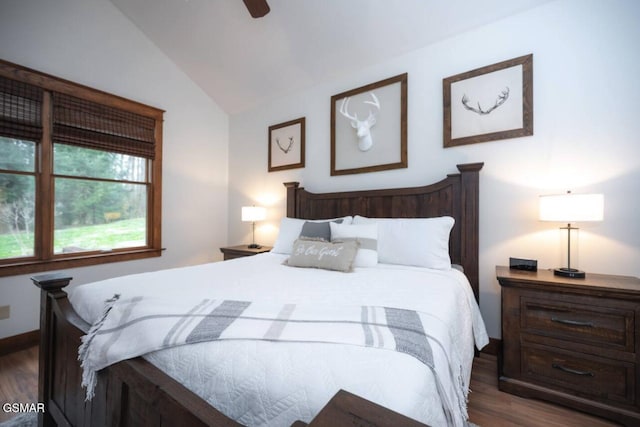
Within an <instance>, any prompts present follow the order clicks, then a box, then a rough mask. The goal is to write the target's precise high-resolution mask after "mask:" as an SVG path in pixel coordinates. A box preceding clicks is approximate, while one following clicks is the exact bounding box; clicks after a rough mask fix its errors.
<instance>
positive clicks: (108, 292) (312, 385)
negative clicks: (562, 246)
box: [69, 253, 488, 426]
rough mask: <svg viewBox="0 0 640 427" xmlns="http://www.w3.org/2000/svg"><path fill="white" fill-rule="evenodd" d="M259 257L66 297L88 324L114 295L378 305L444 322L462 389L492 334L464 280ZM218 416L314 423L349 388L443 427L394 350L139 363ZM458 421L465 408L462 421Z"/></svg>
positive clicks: (215, 354)
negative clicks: (311, 265)
mask: <svg viewBox="0 0 640 427" xmlns="http://www.w3.org/2000/svg"><path fill="white" fill-rule="evenodd" d="M285 258H286V256H283V255H277V254H271V253H268V254H262V255H257V256H254V257H249V258H240V259H236V260H232V261H226V262H222V263H213V264H205V265H200V266H194V267H185V268H179V269H172V270H165V271H161V272H154V273H144V274H138V275H132V276H126V277H121V278H116V279H110V280H106V281H102V282H97V283H93V284H88V285H81V286H77V287H74V288H72V289H70V290H69V299H70V301H71V303H72V305H73V307H74V309H75V310H76V311H77V312H78V314H79V315H80V316H81V317H82V318H83V319H84V320H86V321H87V322H89V323H94V322H95V321H96V320H97V319H98V318H99V317H100V315H101V313H102V311H103V306H104V301H105V300H107V299H108V298H111V297H112V296H113V295H114V294H115V293H119V294H121V295H122V297H123V298H126V297H127V296H133V295H163V296H165V297H166V298H169V299H173V298H181V297H184V296H188V297H210V298H217V299H221V298H224V299H236V300H246V301H261V302H275V303H304V302H312V303H316V304H340V305H376V306H387V307H396V308H406V309H411V310H418V311H422V312H429V313H432V315H433V317H434V321H436V322H446V323H447V324H448V325H449V331H450V334H451V340H452V342H453V346H454V348H455V351H456V352H457V353H458V355H459V358H460V359H461V360H462V364H463V373H464V375H463V377H464V382H465V386H466V385H468V382H469V378H470V374H471V364H472V360H473V344H474V339H475V343H476V344H477V346H478V348H482V347H483V346H484V345H485V344H486V343H487V342H488V337H487V334H486V330H485V327H484V324H483V322H482V318H481V316H480V312H479V310H478V307H477V305H476V303H475V300H474V297H473V292H472V291H471V289H470V287H469V285H468V282H467V279H466V277H465V276H464V275H463V274H462V273H460V272H459V271H456V270H450V271H438V270H428V269H422V268H413V267H403V266H396V265H385V264H379V265H378V267H375V268H358V269H356V271H355V272H354V273H338V272H332V271H324V270H314V269H298V268H292V267H287V266H283V265H281V263H282V261H283V260H284V259H285ZM145 358H146V359H147V360H149V361H150V362H151V363H153V364H154V365H156V366H158V367H159V368H161V369H162V370H163V371H165V372H167V373H168V374H169V375H170V376H172V377H173V378H175V379H177V380H179V381H180V382H181V383H182V384H184V385H185V386H186V387H187V388H189V389H190V390H192V391H193V392H195V393H196V394H198V395H199V396H201V397H202V398H203V399H205V400H206V401H208V402H209V403H211V404H212V405H213V406H215V407H216V408H218V409H219V410H220V411H222V412H223V413H225V414H226V415H228V416H229V417H231V418H233V419H235V420H237V421H238V422H240V423H243V424H245V425H249V426H280V425H282V426H288V425H290V424H291V423H292V422H293V421H295V420H298V419H300V420H303V421H306V422H308V421H310V420H311V419H312V418H313V417H314V416H315V415H316V414H317V412H318V411H319V410H320V408H322V407H323V406H324V405H325V404H326V402H327V401H328V400H329V399H330V398H331V397H332V396H333V395H334V394H335V393H336V392H337V391H338V390H339V389H341V388H342V389H345V390H347V391H350V392H352V393H355V394H357V395H360V396H362V397H364V398H366V399H369V400H372V401H374V402H376V403H379V404H381V405H383V406H385V407H388V408H390V409H393V410H395V411H397V412H400V413H402V414H405V415H407V416H409V417H412V418H415V419H417V420H419V421H422V422H424V423H427V424H429V425H433V426H438V425H446V421H445V418H444V414H443V412H442V405H441V402H440V399H439V396H438V393H437V390H436V387H435V385H434V381H433V379H432V374H431V372H430V370H429V368H427V367H426V366H425V365H424V364H422V363H421V362H419V361H418V360H417V359H415V358H413V357H411V356H409V355H407V354H403V353H398V352H394V351H387V350H380V349H372V348H365V347H357V346H348V345H336V344H310V343H282V342H266V341H224V342H223V341H217V342H206V343H200V344H193V345H186V346H180V347H174V348H171V349H167V350H162V351H158V352H154V353H150V354H148V355H146V356H145ZM458 415H459V417H460V420H462V419H464V416H465V414H464V411H461V412H460V414H458Z"/></svg>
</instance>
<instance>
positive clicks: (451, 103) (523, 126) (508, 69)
mask: <svg viewBox="0 0 640 427" xmlns="http://www.w3.org/2000/svg"><path fill="white" fill-rule="evenodd" d="M442 89H443V107H444V124H443V129H444V135H443V145H444V148H448V147H455V146H458V145H465V144H475V143H478V142H488V141H495V140H499V139H507V138H518V137H521V136H528V135H533V55H525V56H521V57H518V58H514V59H509V60H507V61H503V62H499V63H497V64H493V65H489V66H486V67H482V68H478V69H475V70H472V71H468V72H466V73H462V74H457V75H455V76H452V77H448V78H446V79H443V80H442Z"/></svg>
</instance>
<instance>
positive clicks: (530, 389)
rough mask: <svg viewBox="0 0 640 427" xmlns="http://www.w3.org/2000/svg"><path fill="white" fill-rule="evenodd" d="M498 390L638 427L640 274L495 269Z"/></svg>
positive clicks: (639, 393) (639, 408) (639, 404)
mask: <svg viewBox="0 0 640 427" xmlns="http://www.w3.org/2000/svg"><path fill="white" fill-rule="evenodd" d="M496 275H497V277H498V282H500V285H501V287H502V353H501V355H500V356H499V360H498V364H499V365H498V372H499V375H500V378H499V383H498V386H499V388H500V390H502V391H506V392H508V393H512V394H517V395H519V396H524V397H533V398H539V399H544V400H548V401H551V402H554V403H557V404H561V405H565V406H569V407H572V408H574V409H577V410H580V411H584V412H589V413H592V414H595V415H598V416H601V417H605V418H609V419H612V420H614V421H617V422H620V423H623V424H625V425H629V426H631V425H633V426H637V425H640V387H639V386H640V279H638V278H637V277H628V276H611V275H605V274H590V273H587V276H586V278H584V279H572V278H563V277H559V276H554V274H553V271H550V270H541V271H538V272H525V271H518V270H510V269H509V268H508V267H496Z"/></svg>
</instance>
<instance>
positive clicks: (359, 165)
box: [331, 73, 407, 175]
mask: <svg viewBox="0 0 640 427" xmlns="http://www.w3.org/2000/svg"><path fill="white" fill-rule="evenodd" d="M406 167H407V74H406V73H405V74H401V75H399V76H395V77H391V78H388V79H385V80H382V81H379V82H376V83H371V84H369V85H366V86H362V87H359V88H357V89H352V90H349V91H346V92H342V93H339V94H337V95H334V96H332V97H331V175H346V174H354V173H364V172H376V171H381V170H386V169H397V168H406Z"/></svg>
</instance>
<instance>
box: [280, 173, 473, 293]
mask: <svg viewBox="0 0 640 427" xmlns="http://www.w3.org/2000/svg"><path fill="white" fill-rule="evenodd" d="M483 165H484V163H468V164H462V165H457V168H458V171H459V173H454V174H449V175H447V177H446V178H444V179H443V180H442V181H440V182H436V183H434V184H430V185H426V186H424V187H411V188H393V189H385V190H366V191H344V192H336V193H310V192H308V191H306V190H305V189H304V188H302V187H300V183H298V182H285V183H284V185H285V186H286V187H287V216H288V217H290V218H304V219H324V218H336V217H340V216H346V215H362V216H367V217H371V218H430V217H436V216H444V215H448V216H451V217H453V218H454V219H455V225H454V226H453V230H451V237H450V239H449V255H450V256H451V262H453V263H454V264H460V265H462V266H463V267H464V272H465V274H466V275H467V277H468V278H469V282H470V283H471V287H472V288H473V293H474V294H475V297H476V300H479V282H478V202H479V172H480V169H482V166H483Z"/></svg>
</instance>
